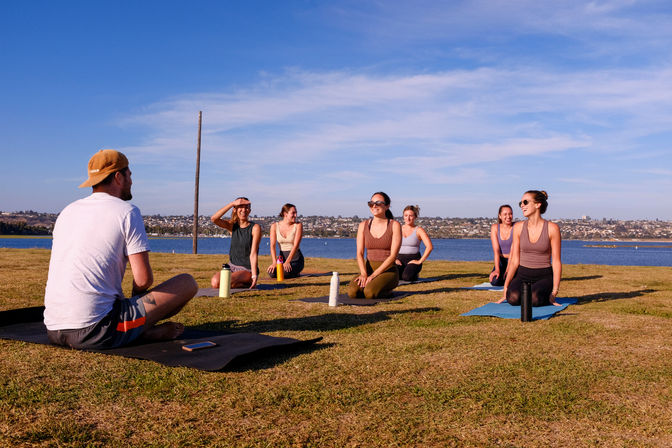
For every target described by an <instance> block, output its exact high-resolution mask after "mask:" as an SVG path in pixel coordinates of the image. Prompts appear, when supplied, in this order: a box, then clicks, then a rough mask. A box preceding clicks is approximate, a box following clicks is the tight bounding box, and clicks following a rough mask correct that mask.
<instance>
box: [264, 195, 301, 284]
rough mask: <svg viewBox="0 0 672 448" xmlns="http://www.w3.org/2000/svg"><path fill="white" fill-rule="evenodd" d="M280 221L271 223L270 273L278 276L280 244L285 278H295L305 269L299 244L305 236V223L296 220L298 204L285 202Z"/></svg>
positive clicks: (272, 275)
mask: <svg viewBox="0 0 672 448" xmlns="http://www.w3.org/2000/svg"><path fill="white" fill-rule="evenodd" d="M279 216H280V217H281V218H282V221H280V222H274V223H273V224H271V231H270V239H271V265H270V266H269V267H268V269H267V271H268V275H270V276H271V277H272V278H275V277H276V276H277V272H275V269H276V260H277V259H278V258H277V252H276V251H275V244H276V243H278V244H279V245H280V254H282V258H283V264H282V268H283V270H284V271H285V278H295V277H298V276H299V274H301V271H303V264H304V259H303V254H302V253H301V249H299V245H300V244H301V238H303V224H301V223H300V222H296V216H297V214H296V206H295V205H294V204H289V203H288V204H285V205H283V206H282V210H280V214H279Z"/></svg>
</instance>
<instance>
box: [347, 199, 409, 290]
mask: <svg viewBox="0 0 672 448" xmlns="http://www.w3.org/2000/svg"><path fill="white" fill-rule="evenodd" d="M368 205H369V209H370V210H371V214H372V215H373V217H372V218H371V219H367V220H365V221H362V222H361V223H359V227H358V229H357V266H359V275H358V276H357V277H355V278H353V279H352V281H351V282H350V284H349V285H348V296H350V297H351V298H353V299H355V298H360V299H361V298H365V299H376V298H379V297H389V296H390V295H391V293H392V290H393V289H394V288H396V287H397V285H398V284H399V271H398V270H397V266H396V265H395V264H394V261H395V260H396V259H397V254H398V253H399V247H401V225H400V224H399V223H398V222H397V221H395V220H394V216H392V212H391V211H390V197H389V196H388V195H386V194H385V193H383V192H382V191H380V192H378V193H374V194H373V196H372V197H371V200H370V201H369V204H368ZM365 250H366V259H364V251H365Z"/></svg>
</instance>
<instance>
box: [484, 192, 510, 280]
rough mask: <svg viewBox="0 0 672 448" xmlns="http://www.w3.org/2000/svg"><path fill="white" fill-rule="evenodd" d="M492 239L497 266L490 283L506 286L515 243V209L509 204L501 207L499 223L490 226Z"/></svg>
mask: <svg viewBox="0 0 672 448" xmlns="http://www.w3.org/2000/svg"><path fill="white" fill-rule="evenodd" d="M490 241H491V242H492V252H493V254H494V258H495V267H494V268H493V269H492V272H491V273H490V284H491V285H492V286H504V281H505V280H506V270H507V268H508V266H509V254H510V253H511V245H512V243H513V209H512V208H511V206H510V205H509V204H504V205H501V206H500V207H499V211H498V212H497V223H496V224H493V225H492V226H491V227H490Z"/></svg>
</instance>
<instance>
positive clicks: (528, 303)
mask: <svg viewBox="0 0 672 448" xmlns="http://www.w3.org/2000/svg"><path fill="white" fill-rule="evenodd" d="M520 321H521V322H532V283H530V282H523V283H521V285H520Z"/></svg>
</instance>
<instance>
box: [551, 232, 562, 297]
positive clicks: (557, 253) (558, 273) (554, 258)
mask: <svg viewBox="0 0 672 448" xmlns="http://www.w3.org/2000/svg"><path fill="white" fill-rule="evenodd" d="M548 237H549V238H550V240H551V266H552V267H553V291H552V292H551V298H550V301H551V303H552V304H553V305H558V304H557V303H556V302H555V298H556V296H557V295H558V291H559V290H560V279H561V278H562V257H561V248H562V236H561V235H560V227H558V225H557V224H556V223H554V222H549V223H548Z"/></svg>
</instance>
